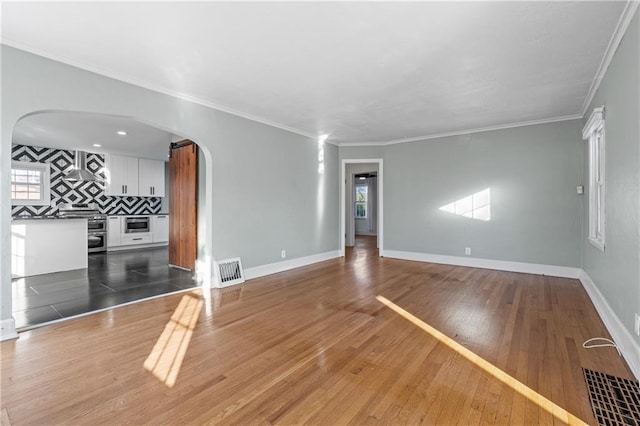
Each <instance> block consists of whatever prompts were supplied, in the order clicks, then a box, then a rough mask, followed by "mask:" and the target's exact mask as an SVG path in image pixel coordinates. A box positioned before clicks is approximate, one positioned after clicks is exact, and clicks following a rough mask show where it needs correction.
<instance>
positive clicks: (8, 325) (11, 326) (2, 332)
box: [0, 318, 18, 342]
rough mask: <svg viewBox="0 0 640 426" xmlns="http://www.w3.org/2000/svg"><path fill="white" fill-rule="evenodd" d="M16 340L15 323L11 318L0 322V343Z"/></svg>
mask: <svg viewBox="0 0 640 426" xmlns="http://www.w3.org/2000/svg"><path fill="white" fill-rule="evenodd" d="M17 338H18V332H17V331H16V321H15V320H14V319H13V318H8V319H3V320H0V342H4V341H5V340H11V339H17Z"/></svg>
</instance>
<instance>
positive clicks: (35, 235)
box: [11, 217, 88, 277]
mask: <svg viewBox="0 0 640 426" xmlns="http://www.w3.org/2000/svg"><path fill="white" fill-rule="evenodd" d="M87 265H88V253H87V219H62V218H47V217H44V218H38V217H32V218H29V219H27V218H25V219H19V218H18V219H14V220H13V221H12V222H11V272H12V275H13V276H14V277H27V276H31V275H40V274H48V273H51V272H60V271H69V270H72V269H83V268H86V267H87Z"/></svg>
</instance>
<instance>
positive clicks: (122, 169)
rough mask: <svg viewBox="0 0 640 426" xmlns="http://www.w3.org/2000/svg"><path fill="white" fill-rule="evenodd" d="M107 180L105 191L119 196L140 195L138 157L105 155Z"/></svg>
mask: <svg viewBox="0 0 640 426" xmlns="http://www.w3.org/2000/svg"><path fill="white" fill-rule="evenodd" d="M105 168H106V169H107V171H108V172H107V181H106V184H105V193H106V194H107V195H118V196H138V159H137V158H135V157H124V156H121V155H112V154H107V155H105Z"/></svg>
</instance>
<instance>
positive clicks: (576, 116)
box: [339, 114, 582, 146]
mask: <svg viewBox="0 0 640 426" xmlns="http://www.w3.org/2000/svg"><path fill="white" fill-rule="evenodd" d="M580 118H582V115H581V114H571V115H563V116H560V117H552V118H544V119H541V120H530V121H520V122H517V123H510V124H500V125H497V126H489V127H479V128H476V129H468V130H458V131H455V132H447V133H436V134H432V135H425V136H417V137H415V138H405V139H395V140H391V141H386V142H345V143H339V146H387V145H396V144H400V143H407V142H418V141H424V140H429V139H439V138H447V137H450V136H460V135H469V134H471V133H482V132H490V131H494V130H503V129H512V128H514V127H525V126H534V125H536V124H546V123H556V122H558V121H569V120H577V119H580Z"/></svg>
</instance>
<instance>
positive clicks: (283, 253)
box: [280, 250, 287, 259]
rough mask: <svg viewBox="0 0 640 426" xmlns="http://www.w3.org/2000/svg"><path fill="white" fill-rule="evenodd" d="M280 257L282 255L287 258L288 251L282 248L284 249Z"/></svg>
mask: <svg viewBox="0 0 640 426" xmlns="http://www.w3.org/2000/svg"><path fill="white" fill-rule="evenodd" d="M280 257H281V258H283V259H285V258H286V257H287V251H286V250H282V251H281V252H280Z"/></svg>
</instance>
